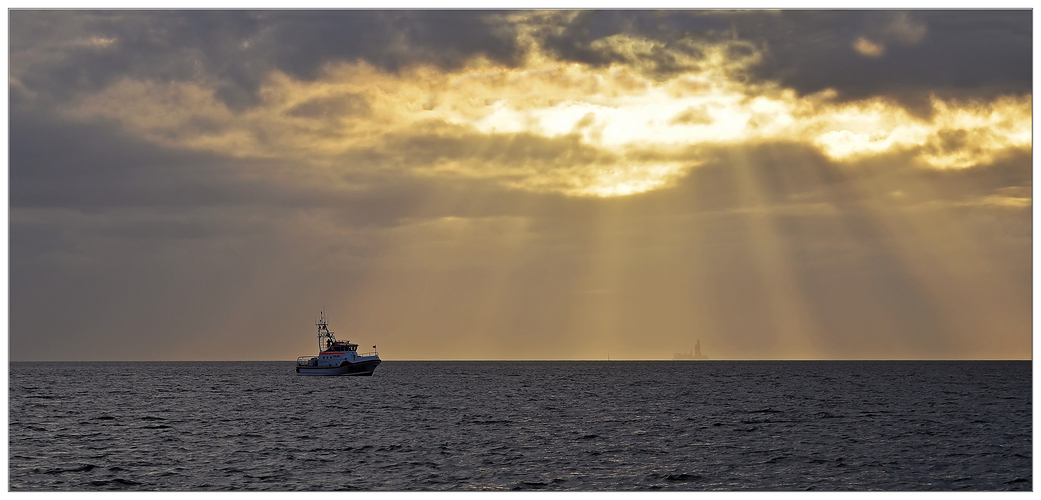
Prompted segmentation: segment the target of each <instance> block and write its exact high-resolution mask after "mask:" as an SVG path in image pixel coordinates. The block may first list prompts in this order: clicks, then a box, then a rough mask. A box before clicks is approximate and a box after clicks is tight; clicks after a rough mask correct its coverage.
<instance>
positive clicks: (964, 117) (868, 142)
mask: <svg viewBox="0 0 1041 500" xmlns="http://www.w3.org/2000/svg"><path fill="white" fill-rule="evenodd" d="M616 43H619V44H630V45H638V44H639V40H631V39H623V40H620V41H616ZM701 50H702V51H703V53H704V54H705V56H704V57H703V58H702V59H698V60H692V61H689V63H688V64H687V66H689V68H690V69H689V70H687V71H685V72H683V73H679V74H676V75H674V76H671V77H669V78H664V79H662V78H652V77H649V76H644V75H642V74H640V73H639V72H638V71H636V70H634V69H633V68H631V67H628V66H625V65H622V64H616V65H612V66H608V67H601V68H596V67H591V66H589V65H584V64H579V63H565V62H561V61H556V60H553V59H551V58H549V57H547V56H545V55H542V54H541V53H539V52H538V51H535V52H533V54H532V55H531V56H529V58H528V64H527V65H526V66H524V67H518V68H506V67H502V66H496V65H495V64H492V63H490V62H488V61H487V60H483V59H479V58H478V59H475V60H473V61H471V63H470V64H468V65H467V66H466V67H464V68H462V69H459V70H455V71H444V70H439V69H437V68H434V67H430V66H418V67H412V68H408V69H407V70H403V71H400V72H398V73H393V72H389V71H385V70H380V69H378V68H375V67H373V66H370V65H367V64H365V63H340V64H336V65H330V66H328V67H327V68H326V69H325V71H324V75H323V76H322V77H321V78H319V79H317V80H316V81H312V82H308V81H301V80H296V79H293V78H292V77H290V76H288V75H285V74H282V73H272V74H271V75H269V76H268V78H267V80H266V82H265V83H264V85H263V86H262V88H261V89H260V96H261V102H260V104H259V105H258V106H257V107H255V108H250V109H248V110H245V111H234V110H231V109H229V108H228V107H227V106H226V105H224V104H223V103H221V102H220V101H219V100H218V99H217V98H216V97H215V94H216V89H215V88H213V87H207V86H206V85H204V84H199V83H171V84H156V83H153V82H149V81H136V80H123V81H121V82H119V83H117V84H115V85H112V86H111V87H109V88H108V89H106V90H105V91H104V92H102V93H100V94H99V95H96V96H92V97H89V98H87V99H85V100H84V101H83V102H82V103H81V104H80V105H79V106H78V107H76V108H75V109H74V111H73V113H74V114H75V115H76V116H79V117H82V118H84V119H89V118H91V117H96V116H105V117H110V118H115V119H117V120H119V121H120V122H122V123H123V124H124V125H125V126H126V127H127V128H128V129H130V130H134V131H137V132H139V133H142V134H144V135H146V136H147V137H149V138H150V139H152V140H154V141H157V142H160V143H164V144H168V145H172V146H179V147H189V148H193V149H199V150H207V151H213V152H218V153H222V154H228V155H232V156H239V157H258V158H278V159H290V160H294V161H299V162H303V163H311V164H316V165H322V164H329V165H336V164H338V163H340V162H344V161H346V162H349V161H350V158H351V155H352V154H357V153H362V152H365V151H369V150H373V149H380V148H388V147H394V146H393V144H394V143H395V142H397V143H399V144H403V145H405V146H407V147H405V148H402V149H401V150H400V151H399V161H398V162H395V163H394V164H390V165H385V166H382V167H381V168H388V169H401V168H403V169H406V170H409V171H411V172H412V173H414V174H416V175H426V176H463V177H474V178H487V179H492V180H496V181H498V182H501V183H502V184H504V185H506V186H509V187H513V188H518V189H525V190H531V191H536V192H561V193H565V194H568V195H574V196H603V197H610V196H624V195H630V194H635V193H641V192H646V191H649V190H653V189H656V188H660V187H664V186H668V185H670V183H672V182H673V181H675V180H676V179H678V178H680V177H682V176H684V175H685V174H686V173H687V172H688V171H689V170H690V169H691V168H695V167H697V166H698V165H699V164H700V163H701V162H702V161H703V160H702V152H703V151H704V150H705V149H707V148H709V147H717V146H735V145H741V144H756V143H764V142H777V141H790V142H795V143H805V144H811V145H813V146H815V147H817V148H819V149H820V151H821V152H823V153H824V154H826V155H827V156H828V157H830V158H832V159H833V160H835V161H839V162H842V161H846V160H850V159H859V158H863V157H865V156H871V155H878V154H884V153H887V152H892V151H894V150H901V149H907V150H912V151H914V156H915V157H916V158H917V161H918V162H919V163H920V164H921V166H922V167H923V168H936V169H945V168H965V167H968V166H971V165H975V164H978V163H981V162H989V161H992V160H994V159H995V158H996V157H998V156H1000V155H1001V154H1002V153H1003V152H1005V151H1007V150H1009V149H1015V148H1024V147H1029V146H1030V141H1031V98H1030V96H1025V97H1019V98H1014V97H1002V98H998V99H995V100H993V101H989V102H980V101H971V102H953V101H944V100H942V99H939V98H936V97H934V98H933V99H932V102H931V108H932V112H931V113H930V114H929V116H926V117H920V116H914V115H912V114H910V113H909V112H908V111H906V110H905V109H904V108H903V107H901V106H899V105H898V104H896V103H895V102H892V101H887V100H885V99H883V98H879V97H875V98H870V99H864V100H859V101H852V102H844V103H838V102H836V101H835V99H834V92H832V91H823V92H820V93H817V94H812V95H804V96H798V95H796V93H795V92H794V91H792V90H790V89H784V88H781V87H779V86H777V85H773V84H756V85H753V84H748V83H743V82H742V80H743V78H742V76H741V72H742V71H745V70H747V69H748V66H750V65H752V64H754V63H755V62H756V61H758V60H759V57H758V54H755V57H751V56H750V57H746V58H744V59H741V60H738V61H737V62H735V61H733V60H729V59H727V58H726V56H725V52H726V46H724V45H707V46H705V47H701ZM686 57H687V58H688V59H689V56H686ZM445 138H448V139H455V140H457V141H459V142H464V141H468V142H471V143H475V146H473V147H475V148H476V149H477V151H475V152H471V151H460V150H445V151H436V152H435V153H440V154H441V157H440V159H439V160H438V161H436V162H435V163H433V164H427V163H420V162H418V161H417V160H416V159H415V158H411V157H410V156H409V154H410V152H416V150H422V149H424V148H431V147H445V146H444V145H443V144H440V145H439V144H434V143H433V142H432V141H430V140H432V139H445ZM425 140H426V142H424V141H425ZM387 142H390V143H391V145H388V144H387ZM533 149H546V150H548V151H549V153H548V154H552V155H554V156H556V157H554V158H547V160H548V161H545V162H536V161H531V160H530V159H529V158H528V156H529V154H530V152H531V150H533ZM426 152H429V151H426ZM514 154H515V155H516V157H511V155H514Z"/></svg>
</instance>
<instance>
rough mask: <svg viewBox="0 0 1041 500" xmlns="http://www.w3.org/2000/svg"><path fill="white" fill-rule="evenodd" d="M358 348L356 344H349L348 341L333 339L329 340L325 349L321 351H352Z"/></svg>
mask: <svg viewBox="0 0 1041 500" xmlns="http://www.w3.org/2000/svg"><path fill="white" fill-rule="evenodd" d="M357 350H358V344H351V343H350V342H343V341H340V340H334V341H332V342H329V343H328V344H327V345H326V347H325V350H324V351H322V352H352V351H357Z"/></svg>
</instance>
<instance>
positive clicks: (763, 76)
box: [545, 11, 1032, 100]
mask: <svg viewBox="0 0 1041 500" xmlns="http://www.w3.org/2000/svg"><path fill="white" fill-rule="evenodd" d="M547 31H549V30H547ZM619 34H629V35H637V36H642V37H646V38H648V39H650V40H655V41H660V42H662V43H663V46H664V47H671V48H675V49H677V50H680V51H685V52H686V53H688V54H689V55H691V56H694V57H697V56H698V55H699V54H698V53H697V49H696V47H693V46H684V45H680V44H678V43H677V42H678V41H680V40H684V39H692V40H699V41H706V42H716V43H719V42H728V41H734V40H746V41H749V42H751V43H752V44H753V46H754V47H756V48H758V49H759V50H761V51H762V53H763V59H762V61H761V62H760V63H759V64H757V65H755V66H753V67H751V68H750V71H749V75H748V76H751V77H754V78H756V79H759V80H771V81H778V82H780V83H781V84H782V85H784V86H786V87H790V88H793V89H795V90H796V91H798V92H799V93H801V94H808V93H814V92H818V91H822V90H825V89H829V88H830V89H835V90H836V91H838V92H839V98H840V99H858V98H863V97H868V96H872V95H882V96H887V95H892V96H894V97H897V98H899V99H905V100H906V99H911V98H920V96H919V95H918V94H920V93H923V92H929V91H938V92H949V93H952V94H954V95H959V96H972V95H974V94H978V93H984V94H985V95H986V96H988V97H989V96H992V95H995V94H999V93H1017V94H1022V93H1025V92H1029V91H1030V88H1031V81H1032V80H1031V75H1032V70H1031V68H1032V57H1031V43H1032V42H1031V41H1032V21H1031V16H1030V12H1029V11H780V12H762V11H751V12H724V11H654V12H632V11H586V12H582V13H580V14H579V15H577V16H576V17H575V18H574V20H572V21H571V22H570V23H568V24H566V25H565V26H564V27H563V29H562V30H560V32H559V33H553V32H550V33H547V34H546V35H545V44H546V46H547V48H549V49H550V50H552V51H553V52H554V53H556V54H558V55H559V56H561V57H562V58H564V59H567V60H573V61H579V62H584V63H588V64H594V65H606V64H611V63H614V62H630V61H627V60H626V56H625V55H624V54H620V53H618V52H616V51H613V50H612V49H611V48H610V47H604V46H600V47H597V46H594V42H596V41H597V40H602V39H605V38H607V37H610V36H613V35H619ZM860 37H865V38H867V39H869V40H871V41H873V42H874V43H878V44H881V45H883V46H884V47H885V51H884V53H883V54H882V55H881V56H879V57H877V58H871V57H865V56H864V55H861V54H859V53H857V51H856V50H855V49H854V48H853V46H854V44H855V43H856V41H857V39H858V38H860ZM731 47H732V50H735V51H738V52H737V53H735V54H733V56H734V57H738V56H743V55H745V54H744V53H743V52H744V51H747V48H746V47H744V46H742V45H732V46H731ZM659 54H660V55H661V57H662V59H661V60H658V61H655V65H654V67H655V68H656V70H657V71H660V72H662V73H665V74H668V73H672V72H675V71H677V70H679V69H681V68H678V67H677V66H675V64H674V63H675V61H671V60H670V59H668V57H667V51H660V52H659Z"/></svg>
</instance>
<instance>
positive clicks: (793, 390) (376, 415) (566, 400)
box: [8, 361, 1033, 491]
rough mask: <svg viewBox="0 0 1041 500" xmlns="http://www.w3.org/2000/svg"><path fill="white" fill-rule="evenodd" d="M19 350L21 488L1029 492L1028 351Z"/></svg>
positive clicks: (13, 391) (14, 478)
mask: <svg viewBox="0 0 1041 500" xmlns="http://www.w3.org/2000/svg"><path fill="white" fill-rule="evenodd" d="M293 366H294V365H293V363H292V362H229V363H219V362H207V363H199V362H191V363H187V362H186V363H39V364H37V363H11V364H9V372H10V382H9V384H10V385H9V390H10V392H9V402H10V414H9V422H10V423H9V431H10V432H9V434H10V448H9V451H8V453H9V458H10V461H9V464H10V465H9V481H10V483H9V484H10V486H9V487H10V489H11V490H14V491H21V490H319V491H325V490H533V489H543V490H594V491H613V490H622V491H628V490H654V489H661V490H1031V489H1032V485H1033V478H1032V475H1031V474H1032V456H1031V440H1032V439H1031V437H1032V436H1031V412H1032V409H1031V364H1030V362H1008V361H1000V362H918V361H902V362H900V361H896V362H845V361H842V362H812V361H807V362H727V361H676V362H673V361H661V362H625V361H615V362H394V361H387V362H384V363H383V364H381V365H380V367H379V368H378V369H377V370H376V373H375V375H374V376H372V377H298V376H296V375H295V374H294V373H293Z"/></svg>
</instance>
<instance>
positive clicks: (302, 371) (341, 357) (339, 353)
mask: <svg viewBox="0 0 1041 500" xmlns="http://www.w3.org/2000/svg"><path fill="white" fill-rule="evenodd" d="M315 325H316V326H318V355H317V356H300V357H299V358H296V374H297V375H365V376H371V375H372V372H373V371H375V370H376V367H377V366H379V364H380V356H379V353H377V352H376V346H372V349H373V351H372V352H367V353H358V344H352V343H351V341H349V340H347V341H341V340H336V335H334V334H333V332H331V331H329V323H328V322H327V321H326V319H325V311H322V315H321V319H319V320H318V321H316V322H315Z"/></svg>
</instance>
